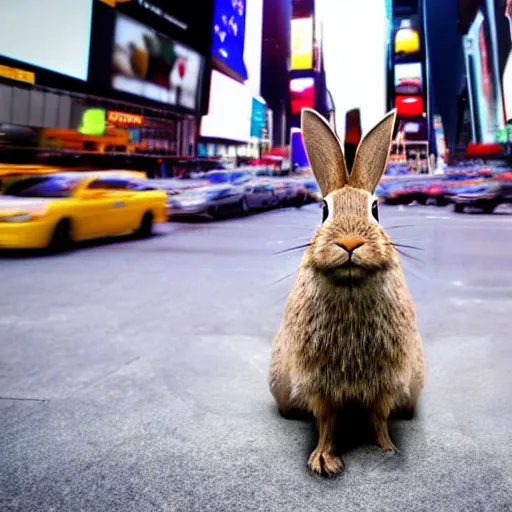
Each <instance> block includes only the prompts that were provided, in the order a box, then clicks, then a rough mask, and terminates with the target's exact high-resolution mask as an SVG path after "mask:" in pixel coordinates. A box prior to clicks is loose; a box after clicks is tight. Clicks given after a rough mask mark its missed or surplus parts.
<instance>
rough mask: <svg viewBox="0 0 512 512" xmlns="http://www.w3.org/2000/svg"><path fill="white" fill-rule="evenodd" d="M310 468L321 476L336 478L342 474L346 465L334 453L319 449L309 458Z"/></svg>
mask: <svg viewBox="0 0 512 512" xmlns="http://www.w3.org/2000/svg"><path fill="white" fill-rule="evenodd" d="M308 467H309V469H310V470H311V471H313V473H317V474H319V475H325V476H336V475H339V474H340V473H341V471H342V469H343V467H344V464H343V461H342V460H341V458H340V457H338V456H337V455H335V454H334V453H332V452H329V451H326V450H322V449H321V448H317V449H316V450H315V451H314V452H313V453H312V454H311V456H310V457H309V461H308Z"/></svg>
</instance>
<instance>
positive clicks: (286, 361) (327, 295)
mask: <svg viewBox="0 0 512 512" xmlns="http://www.w3.org/2000/svg"><path fill="white" fill-rule="evenodd" d="M388 119H389V116H388V118H385V119H384V123H385V124H386V125H387V126H388V130H391V131H392V125H391V127H390V126H389V122H388V121H387V120H388ZM303 123H304V121H303ZM303 129H304V130H305V133H307V132H308V124H307V122H306V123H305V125H304V124H303ZM315 129H317V125H315ZM328 129H330V128H328ZM374 133H377V134H378V136H379V140H380V139H381V138H382V137H383V134H382V130H374ZM310 135H311V134H310ZM385 138H386V139H387V140H388V144H389V140H390V137H389V139H388V138H387V132H386V137H385ZM305 140H306V139H305ZM365 141H366V142H363V143H362V144H370V145H375V144H376V141H375V140H374V139H373V137H372V136H371V134H370V135H369V136H367V137H366V138H365ZM336 146H337V145H336ZM336 146H333V145H331V146H329V148H324V151H327V150H329V151H337V148H336ZM306 147H307V150H308V155H309V154H310V152H311V151H317V150H318V148H317V147H316V146H313V149H311V147H310V145H308V144H307V143H306ZM340 151H341V149H340ZM363 152H364V153H366V154H371V151H370V148H369V147H363ZM360 154H362V153H361V152H360V151H358V155H360ZM381 154H382V152H381ZM387 156H388V155H387V152H385V154H384V156H383V157H382V156H381V159H382V158H384V161H383V162H382V161H381V162H380V165H381V166H385V164H386V159H387ZM311 160H312V161H313V160H314V159H311ZM358 165H359V166H361V165H364V160H360V161H359V164H358ZM312 167H313V171H314V172H315V174H317V172H318V173H321V172H322V171H321V170H320V171H318V169H317V168H315V164H313V162H312ZM360 169H361V167H360ZM358 172H361V171H358ZM382 172H383V171H382V170H381V171H380V174H382ZM351 180H352V176H351V177H350V180H349V183H352V181H351ZM333 181H334V180H333ZM374 181H375V179H370V178H368V180H366V181H365V180H364V178H361V175H359V178H358V181H357V183H359V184H362V183H365V184H366V185H368V184H369V183H373V182H374ZM377 181H378V180H377ZM366 185H365V186H364V187H363V186H361V187H360V188H354V187H352V186H344V187H342V188H341V189H339V190H338V189H336V190H334V191H331V192H330V193H329V194H328V195H329V198H330V200H329V203H330V206H331V210H332V211H331V212H330V215H329V219H328V221H327V222H326V223H324V224H323V225H322V226H320V228H319V229H318V231H317V232H316V234H315V235H314V236H313V239H312V241H311V246H310V247H309V248H308V249H307V250H306V252H305V254H304V257H303V259H302V262H301V265H300V268H299V272H298V275H297V279H296V282H295V285H294V287H293V290H292V292H291V294H290V296H289V298H288V302H287V305H286V308H285V312H284V317H283V322H282V325H281V328H280V330H279V332H278V333H277V336H276V337H275V339H274V343H273V349H272V361H271V365H270V389H271V392H272V394H273V395H274V398H275V400H276V402H277V405H278V407H279V409H280V411H281V412H282V413H283V414H284V415H288V414H291V413H292V411H293V410H295V409H299V410H303V411H308V412H312V413H313V414H314V415H315V417H316V419H317V423H318V428H319V443H318V446H317V448H316V449H315V451H314V452H313V453H312V455H311V457H310V459H309V467H310V469H311V470H313V471H314V472H317V473H323V474H328V475H334V474H337V473H338V472H339V471H340V470H341V469H342V467H343V462H342V461H341V459H340V458H339V457H338V456H337V455H336V453H335V447H334V441H333V439H334V432H333V431H334V417H335V415H336V413H337V412H338V411H339V410H340V409H342V408H343V407H344V406H345V405H347V404H349V403H353V402H357V403H358V404H360V405H362V406H363V407H365V408H368V409H369V411H370V418H371V421H372V424H373V427H374V430H375V437H376V441H377V444H378V445H380V446H381V447H382V448H383V449H384V450H386V451H391V452H392V451H395V450H396V449H395V447H394V446H393V443H392V442H391V440H390V438H389V434H388V428H387V420H388V417H389V415H390V413H391V412H392V411H396V410H400V409H407V410H412V409H414V407H415V405H416V401H417V400H418V397H419V394H420V391H421V389H422V387H423V383H424V376H425V370H424V360H423V348H422V343H421V338H420V334H419V332H418V328H417V324H416V313H415V309H414V305H413V303H412V300H411V297H410V294H409V290H408V287H407V284H406V282H405V278H404V273H403V270H402V267H401V265H400V261H399V258H398V254H397V252H396V249H395V248H394V246H393V245H392V243H391V240H390V238H389V236H388V235H387V234H386V232H385V231H384V229H383V228H382V226H380V224H378V223H377V222H374V221H373V220H371V219H370V216H369V204H370V203H369V202H370V201H372V200H373V199H372V197H371V194H370V192H369V191H368V187H367V186H366ZM375 185H376V183H375ZM372 186H373V185H372ZM372 192H373V190H372ZM355 241H356V242H357V243H356V242H355ZM340 244H341V245H340ZM343 247H345V248H346V250H345V249H343ZM347 250H348V251H351V250H352V262H353V263H354V266H352V267H350V268H347V267H346V265H347V262H348V260H349V259H350V256H349V253H348V252H347Z"/></svg>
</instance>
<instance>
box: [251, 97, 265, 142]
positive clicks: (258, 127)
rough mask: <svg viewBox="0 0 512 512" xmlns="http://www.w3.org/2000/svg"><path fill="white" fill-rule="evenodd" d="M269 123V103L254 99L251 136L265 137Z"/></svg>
mask: <svg viewBox="0 0 512 512" xmlns="http://www.w3.org/2000/svg"><path fill="white" fill-rule="evenodd" d="M266 124H267V105H266V104H265V102H264V101H263V100H260V99H258V98H253V99H252V115H251V137H257V138H258V139H261V138H263V130H264V129H265V127H266Z"/></svg>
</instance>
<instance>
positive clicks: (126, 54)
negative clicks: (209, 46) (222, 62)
mask: <svg viewBox="0 0 512 512" xmlns="http://www.w3.org/2000/svg"><path fill="white" fill-rule="evenodd" d="M202 60H203V59H202V57H201V56H200V55H199V53H198V52H196V51H195V50H192V49H191V48H188V47H187V46H185V45H183V44H181V43H178V42H176V41H173V40H172V39H169V38H167V37H165V36H163V35H161V34H159V33H158V32H157V31H156V30H154V29H152V28H150V27H148V26H146V25H143V24H142V23H139V22H138V21H135V20H133V19H131V18H129V17H127V16H124V15H122V14H118V15H117V17H116V24H115V30H114V48H113V52H112V71H111V85H112V88H113V89H114V90H117V91H122V92H126V93H129V94H133V95H135V96H141V97H144V98H147V99H150V100H154V101H158V102H161V103H166V104H168V105H173V106H178V107H182V108H185V109H189V110H195V109H196V108H197V103H198V96H199V87H200V80H201V75H202V67H203V62H202Z"/></svg>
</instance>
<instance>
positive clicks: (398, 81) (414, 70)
mask: <svg viewBox="0 0 512 512" xmlns="http://www.w3.org/2000/svg"><path fill="white" fill-rule="evenodd" d="M422 92H423V79H422V70H421V63H420V62H412V63H408V64H395V93H396V94H403V95H416V96H420V95H421V94H422Z"/></svg>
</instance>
